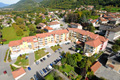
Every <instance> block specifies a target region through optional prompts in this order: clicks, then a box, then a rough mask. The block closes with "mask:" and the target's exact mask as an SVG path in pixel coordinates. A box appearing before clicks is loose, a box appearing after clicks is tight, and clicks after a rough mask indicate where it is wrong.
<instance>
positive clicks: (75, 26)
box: [70, 22, 82, 29]
mask: <svg viewBox="0 0 120 80" xmlns="http://www.w3.org/2000/svg"><path fill="white" fill-rule="evenodd" d="M70 27H71V28H78V29H82V25H81V24H79V23H73V22H72V23H70Z"/></svg>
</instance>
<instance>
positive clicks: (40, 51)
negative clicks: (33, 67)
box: [34, 48, 49, 61]
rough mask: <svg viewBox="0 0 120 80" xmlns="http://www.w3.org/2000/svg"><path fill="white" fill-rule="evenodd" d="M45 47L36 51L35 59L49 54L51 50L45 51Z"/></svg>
mask: <svg viewBox="0 0 120 80" xmlns="http://www.w3.org/2000/svg"><path fill="white" fill-rule="evenodd" d="M44 50H45V48H43V49H39V50H38V51H35V52H34V53H35V61H36V60H38V59H40V58H42V57H43V56H45V55H47V54H48V53H49V52H45V51H44Z"/></svg>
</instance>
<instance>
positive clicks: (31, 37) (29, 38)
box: [22, 36, 37, 42]
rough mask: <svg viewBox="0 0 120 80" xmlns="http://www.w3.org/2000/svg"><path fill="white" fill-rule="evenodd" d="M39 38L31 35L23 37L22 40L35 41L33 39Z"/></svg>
mask: <svg viewBox="0 0 120 80" xmlns="http://www.w3.org/2000/svg"><path fill="white" fill-rule="evenodd" d="M34 38H37V37H36V36H29V37H23V38H22V41H23V42H34V41H33V39H34Z"/></svg>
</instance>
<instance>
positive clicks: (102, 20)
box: [99, 18, 109, 24]
mask: <svg viewBox="0 0 120 80" xmlns="http://www.w3.org/2000/svg"><path fill="white" fill-rule="evenodd" d="M99 21H100V22H101V23H102V24H106V23H108V22H109V20H107V19H105V18H100V19H99Z"/></svg>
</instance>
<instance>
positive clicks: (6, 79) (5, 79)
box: [0, 45, 14, 80]
mask: <svg viewBox="0 0 120 80" xmlns="http://www.w3.org/2000/svg"><path fill="white" fill-rule="evenodd" d="M7 49H8V45H3V46H0V80H14V78H13V76H12V73H11V69H10V63H5V62H4V57H5V53H6V51H7ZM5 70H6V71H7V74H5V75H4V74H3V71H5Z"/></svg>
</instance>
